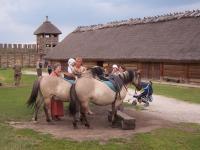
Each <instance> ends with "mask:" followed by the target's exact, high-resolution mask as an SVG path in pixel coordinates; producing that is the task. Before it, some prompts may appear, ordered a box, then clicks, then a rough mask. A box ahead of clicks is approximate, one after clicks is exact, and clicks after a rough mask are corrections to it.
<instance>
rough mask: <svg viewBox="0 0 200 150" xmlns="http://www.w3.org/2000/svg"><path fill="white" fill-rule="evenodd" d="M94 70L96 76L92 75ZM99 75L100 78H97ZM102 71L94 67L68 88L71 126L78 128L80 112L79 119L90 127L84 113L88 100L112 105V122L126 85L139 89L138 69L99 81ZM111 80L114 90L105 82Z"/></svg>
mask: <svg viewBox="0 0 200 150" xmlns="http://www.w3.org/2000/svg"><path fill="white" fill-rule="evenodd" d="M94 72H96V74H97V75H96V76H94ZM98 77H100V78H98ZM101 78H102V71H100V69H99V68H98V67H96V69H95V71H94V70H93V71H92V72H91V73H88V74H83V75H82V76H81V77H80V78H79V79H77V80H76V83H75V84H73V85H72V86H71V88H70V104H69V111H70V114H71V115H72V116H73V126H74V128H78V126H77V122H78V118H77V117H78V116H79V113H80V120H81V122H82V123H83V124H84V125H85V126H86V127H88V128H89V127H90V124H89V122H88V120H87V117H86V113H87V112H88V107H89V106H88V105H89V102H92V103H94V104H96V105H99V106H105V105H110V104H111V106H112V119H111V120H112V124H113V123H114V120H115V116H116V112H117V109H118V107H119V106H120V105H121V104H122V102H123V99H124V98H125V96H126V94H127V85H128V84H129V83H132V84H133V85H134V86H135V87H136V88H137V89H141V87H140V86H139V85H140V81H141V74H140V71H134V70H127V71H125V72H123V73H120V74H118V75H111V76H110V78H109V79H106V80H107V81H101ZM109 81H112V83H113V84H112V86H114V89H115V91H114V90H113V89H112V88H110V87H109V86H108V85H106V84H105V82H109Z"/></svg>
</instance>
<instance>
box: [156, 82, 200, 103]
mask: <svg viewBox="0 0 200 150" xmlns="http://www.w3.org/2000/svg"><path fill="white" fill-rule="evenodd" d="M153 88H154V94H158V95H164V96H167V97H172V98H176V99H179V100H183V101H187V102H194V103H199V104H200V88H191V87H181V86H173V85H164V84H158V83H154V84H153Z"/></svg>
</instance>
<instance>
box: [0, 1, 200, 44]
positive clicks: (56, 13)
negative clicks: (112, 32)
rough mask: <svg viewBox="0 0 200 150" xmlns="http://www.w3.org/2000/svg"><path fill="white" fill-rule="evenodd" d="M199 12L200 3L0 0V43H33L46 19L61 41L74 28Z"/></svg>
mask: <svg viewBox="0 0 200 150" xmlns="http://www.w3.org/2000/svg"><path fill="white" fill-rule="evenodd" d="M193 9H200V0H0V43H35V36H34V35H33V32H34V31H35V30H36V29H37V28H38V26H39V25H41V24H42V22H43V21H44V20H45V16H47V15H48V16H49V20H50V21H51V22H52V23H53V24H54V25H56V26H57V27H58V28H59V29H60V30H61V31H62V33H63V34H62V35H61V39H63V38H64V37H65V36H66V35H67V34H69V33H70V32H72V31H73V30H74V29H75V28H76V27H77V26H80V25H81V26H82V25H91V24H99V23H106V22H110V21H115V20H124V19H129V18H138V17H145V16H154V15H159V14H165V13H169V12H179V11H185V10H193Z"/></svg>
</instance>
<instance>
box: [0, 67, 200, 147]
mask: <svg viewBox="0 0 200 150" xmlns="http://www.w3.org/2000/svg"><path fill="white" fill-rule="evenodd" d="M0 77H1V78H3V79H1V81H0V82H4V83H8V84H11V83H12V70H0ZM22 80H23V81H22V82H23V84H24V86H21V87H18V88H16V87H1V88H0V149H1V150H54V149H56V150H64V149H69V150H133V149H136V150H151V149H153V150H162V149H164V150H171V149H173V150H176V149H178V150H179V149H180V150H188V149H191V150H192V149H194V150H196V149H199V148H200V142H199V141H200V125H197V124H178V125H174V127H169V128H162V129H157V130H154V131H152V132H149V133H140V134H136V135H134V136H133V137H131V138H130V139H129V140H126V139H111V140H109V141H108V142H107V143H104V144H100V142H99V141H84V142H75V141H71V140H68V139H55V138H53V137H52V136H51V135H49V134H46V135H45V134H41V133H37V132H35V131H33V130H29V129H14V128H12V127H10V126H9V125H7V123H6V121H9V120H14V121H21V120H30V119H31V117H32V110H30V109H28V108H27V107H26V105H25V103H26V100H27V99H28V97H29V95H30V92H31V87H32V82H33V81H34V80H35V77H34V76H29V75H24V76H23V77H22ZM154 86H155V88H154V91H155V93H156V94H163V93H164V92H166V91H165V90H166V89H170V87H165V86H164V85H163V86H162V85H157V84H155V85H154ZM159 86H160V87H159ZM174 88H175V89H177V90H178V89H179V88H177V87H174ZM195 90H197V91H198V90H199V89H195ZM173 91H174V90H172V93H173ZM187 91H188V90H187ZM159 92H160V93H159ZM180 92H184V90H183V91H180ZM189 93H190V92H189ZM168 94H170V92H169V93H168ZM197 95H198V93H197ZM167 96H168V95H167ZM172 96H173V95H172ZM191 97H192V96H191ZM188 98H190V97H188ZM66 132H67V131H66ZM122 138H123V137H122Z"/></svg>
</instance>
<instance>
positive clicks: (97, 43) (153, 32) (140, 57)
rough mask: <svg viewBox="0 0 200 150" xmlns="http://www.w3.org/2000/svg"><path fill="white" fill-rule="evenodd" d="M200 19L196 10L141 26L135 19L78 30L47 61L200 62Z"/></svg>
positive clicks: (50, 54)
mask: <svg viewBox="0 0 200 150" xmlns="http://www.w3.org/2000/svg"><path fill="white" fill-rule="evenodd" d="M167 16H168V17H167ZM199 16H200V11H199V10H197V11H191V12H189V11H187V12H185V13H176V14H171V15H165V16H157V17H152V18H150V17H149V18H148V19H146V18H144V19H140V23H133V22H134V19H132V22H131V21H129V23H128V22H125V21H122V22H123V23H121V22H117V23H116V22H114V23H111V24H109V25H108V24H106V25H101V26H100V27H99V25H93V26H90V27H79V28H77V29H76V30H75V31H74V32H72V33H71V34H69V35H68V36H67V37H66V38H65V39H64V40H63V41H62V42H60V43H59V44H58V45H57V46H56V47H55V48H54V49H53V50H51V51H50V52H49V53H48V54H47V56H46V58H47V59H54V60H63V59H66V58H69V57H77V56H81V57H83V58H84V59H89V60H113V59H115V60H127V61H129V60H130V61H154V62H155V61H163V62H165V61H181V62H188V61H192V62H200V17H199ZM153 18H154V19H156V20H157V21H155V20H154V19H153ZM161 18H162V19H161ZM164 18H165V19H164ZM145 20H146V21H145ZM147 20H148V21H147ZM124 22H125V23H124Z"/></svg>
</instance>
